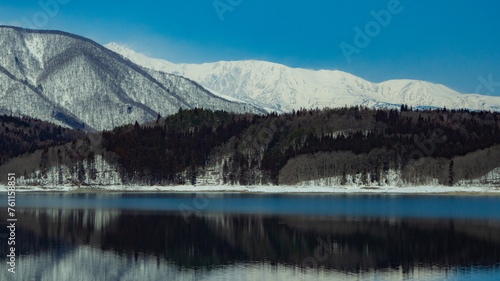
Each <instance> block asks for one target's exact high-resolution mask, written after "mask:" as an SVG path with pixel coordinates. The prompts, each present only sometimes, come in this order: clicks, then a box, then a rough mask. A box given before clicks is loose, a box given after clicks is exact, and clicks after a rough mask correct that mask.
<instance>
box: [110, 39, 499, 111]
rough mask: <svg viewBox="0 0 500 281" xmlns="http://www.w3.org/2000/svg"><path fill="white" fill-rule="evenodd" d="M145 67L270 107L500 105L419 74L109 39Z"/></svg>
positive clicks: (478, 107) (481, 107) (494, 107)
mask: <svg viewBox="0 0 500 281" xmlns="http://www.w3.org/2000/svg"><path fill="white" fill-rule="evenodd" d="M105 47H107V48H108V49H110V50H112V51H115V52H117V53H119V54H121V55H122V56H123V57H125V58H127V59H129V60H130V61H131V62H133V63H136V64H138V65H141V66H143V67H146V68H149V69H153V70H157V71H162V72H166V73H174V74H177V75H181V76H184V77H187V78H189V79H192V80H194V81H196V82H198V83H199V84H201V85H202V86H203V87H205V88H207V89H209V90H210V91H212V92H214V93H217V94H219V95H221V96H229V97H232V98H235V99H237V100H241V101H245V102H248V103H250V104H254V105H256V106H258V107H261V108H263V109H266V110H268V111H278V112H288V111H291V110H294V109H295V110H297V109H300V108H306V109H309V108H316V107H318V108H324V107H330V108H335V107H343V106H345V105H347V106H351V105H363V106H367V107H370V108H380V107H387V108H396V107H397V108H399V107H400V105H401V104H407V105H409V106H413V107H414V108H443V107H446V108H449V109H452V108H454V109H459V108H467V109H472V110H491V111H498V110H500V97H491V96H483V95H476V94H460V93H458V92H456V91H454V90H452V89H450V88H448V87H446V86H444V85H439V84H434V83H430V82H425V81H418V80H389V81H385V82H382V83H371V82H369V81H366V80H364V79H362V78H359V77H356V76H354V75H352V74H349V73H346V72H342V71H330V70H319V71H315V70H308V69H300V68H290V67H287V66H284V65H281V64H276V63H270V62H265V61H221V62H215V63H204V64H174V63H171V62H168V61H165V60H160V59H152V58H149V57H147V56H145V55H143V54H140V53H137V52H135V51H133V50H130V49H128V48H126V47H124V46H120V45H118V44H116V43H110V44H107V45H105Z"/></svg>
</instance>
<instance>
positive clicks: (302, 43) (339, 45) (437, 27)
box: [0, 0, 500, 96]
mask: <svg viewBox="0 0 500 281" xmlns="http://www.w3.org/2000/svg"><path fill="white" fill-rule="evenodd" d="M499 10H500V2H499V1H494V0H488V1H481V2H479V3H477V2H472V1H451V0H443V1H430V0H419V1H417V0H413V1H412V0H376V1H369V0H362V1H326V0H319V1H315V2H314V3H306V2H303V1H297V0H289V1H283V0H279V1H272V2H270V1H263V0H252V1H248V0H209V1H199V0H185V1H146V2H141V3H139V2H137V1H129V0H124V1H120V2H118V1H107V2H104V3H102V2H99V1H96V0H87V1H81V0H40V1H30V0H19V1H8V2H6V1H2V3H0V23H1V24H5V25H15V26H22V27H26V28H35V29H51V30H62V31H66V32H70V33H75V34H77V35H81V36H84V37H88V38H90V39H92V40H95V41H96V42H98V43H100V44H102V45H104V44H106V43H109V42H117V43H120V44H122V45H125V46H127V47H129V48H130V49H133V50H134V51H136V52H139V53H144V54H145V55H147V56H148V57H152V58H160V59H164V60H167V61H171V62H173V63H204V62H215V61H221V60H223V61H234V60H262V61H270V62H275V63H279V64H283V65H286V66H290V67H299V68H305V69H312V70H319V69H326V70H341V71H344V72H348V73H351V74H353V75H355V76H358V77H361V78H363V79H365V80H368V81H372V82H375V83H377V82H382V81H386V80H391V79H414V80H423V81H429V82H433V83H437V84H443V85H446V86H447V87H450V88H451V89H453V90H456V91H458V92H461V93H478V94H483V95H491V96H500V51H499V50H500V30H499V29H498V26H500V17H498V15H497V14H498V11H499ZM497 81H498V82H497Z"/></svg>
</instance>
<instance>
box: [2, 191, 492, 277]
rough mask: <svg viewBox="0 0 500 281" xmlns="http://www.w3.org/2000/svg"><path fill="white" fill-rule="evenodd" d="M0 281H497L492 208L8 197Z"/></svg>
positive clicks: (453, 201)
mask: <svg viewBox="0 0 500 281" xmlns="http://www.w3.org/2000/svg"><path fill="white" fill-rule="evenodd" d="M16 200H17V205H16V213H17V219H18V221H17V224H16V254H17V259H16V274H15V275H14V274H11V273H9V272H7V268H8V267H7V266H6V262H7V258H6V256H7V254H8V253H7V251H8V245H7V238H8V236H7V235H8V232H7V231H6V229H7V228H6V226H7V221H6V220H7V196H6V194H1V195H0V206H1V207H2V208H3V209H4V211H2V212H0V224H1V226H0V227H2V229H3V230H2V232H0V235H1V236H0V245H1V246H0V254H1V259H2V264H3V266H2V272H1V274H0V280H23V281H25V280H50V281H53V280H75V281H78V280H258V281H263V280H287V281H291V280H499V276H500V197H477V196H436V195H433V196H424V195H418V196H404V195H397V196H391V195H305V194H295V195H276V194H232V193H209V194H198V195H196V194H178V193H84V194H76V193H25V194H20V193H18V194H17V198H16Z"/></svg>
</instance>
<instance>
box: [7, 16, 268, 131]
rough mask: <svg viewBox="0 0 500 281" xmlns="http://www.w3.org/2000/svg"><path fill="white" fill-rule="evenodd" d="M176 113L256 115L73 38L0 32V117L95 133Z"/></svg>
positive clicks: (10, 29) (254, 110)
mask: <svg viewBox="0 0 500 281" xmlns="http://www.w3.org/2000/svg"><path fill="white" fill-rule="evenodd" d="M181 107H182V108H185V109H189V108H195V107H203V108H207V109H213V110H216V109H221V110H226V111H231V112H239V113H244V112H251V113H262V112H264V111H262V110H260V109H258V108H256V107H253V106H249V105H248V104H246V103H241V102H235V101H230V100H226V99H223V98H221V97H218V96H216V95H214V94H212V93H211V92H209V91H207V90H206V89H205V88H203V87H201V86H200V85H198V84H197V83H196V82H193V81H191V80H189V79H186V78H183V77H180V76H178V75H173V74H167V73H164V72H159V71H155V70H151V69H146V68H143V67H141V66H138V65H136V64H134V63H131V62H130V61H128V60H125V59H123V58H122V57H121V56H120V55H118V54H116V53H115V52H112V51H110V50H108V49H107V48H104V47H103V46H101V45H99V44H97V43H95V42H93V41H91V40H89V39H86V38H83V37H80V36H76V35H73V34H69V33H65V32H59V31H35V30H28V29H22V28H17V27H8V26H0V114H2V113H3V114H12V115H16V116H29V117H34V118H38V119H41V120H46V121H50V122H53V123H56V124H58V125H62V126H65V127H72V128H83V129H86V130H103V129H112V128H114V127H116V126H119V125H124V124H128V123H133V122H135V121H138V122H139V123H143V122H147V121H151V120H155V119H156V118H157V117H158V114H160V115H170V114H173V113H175V112H177V111H178V110H179V108H181Z"/></svg>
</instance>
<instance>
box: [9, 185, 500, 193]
mask: <svg viewBox="0 0 500 281" xmlns="http://www.w3.org/2000/svg"><path fill="white" fill-rule="evenodd" d="M0 191H7V186H0ZM16 191H18V192H24V191H31V192H41V191H52V192H54V191H56V192H64V191H70V192H103V191H105V192H106V191H109V192H240V193H342V194H347V193H374V194H377V193H381V194H432V193H434V194H436V193H492V194H498V195H500V187H483V186H412V187H396V186H382V187H379V186H331V187H329V186H267V185H258V186H238V185H196V186H193V185H181V186H141V185H126V186H122V185H107V186H98V185H96V186H80V187H78V186H74V185H69V184H67V185H62V186H55V187H48V186H17V187H16Z"/></svg>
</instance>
